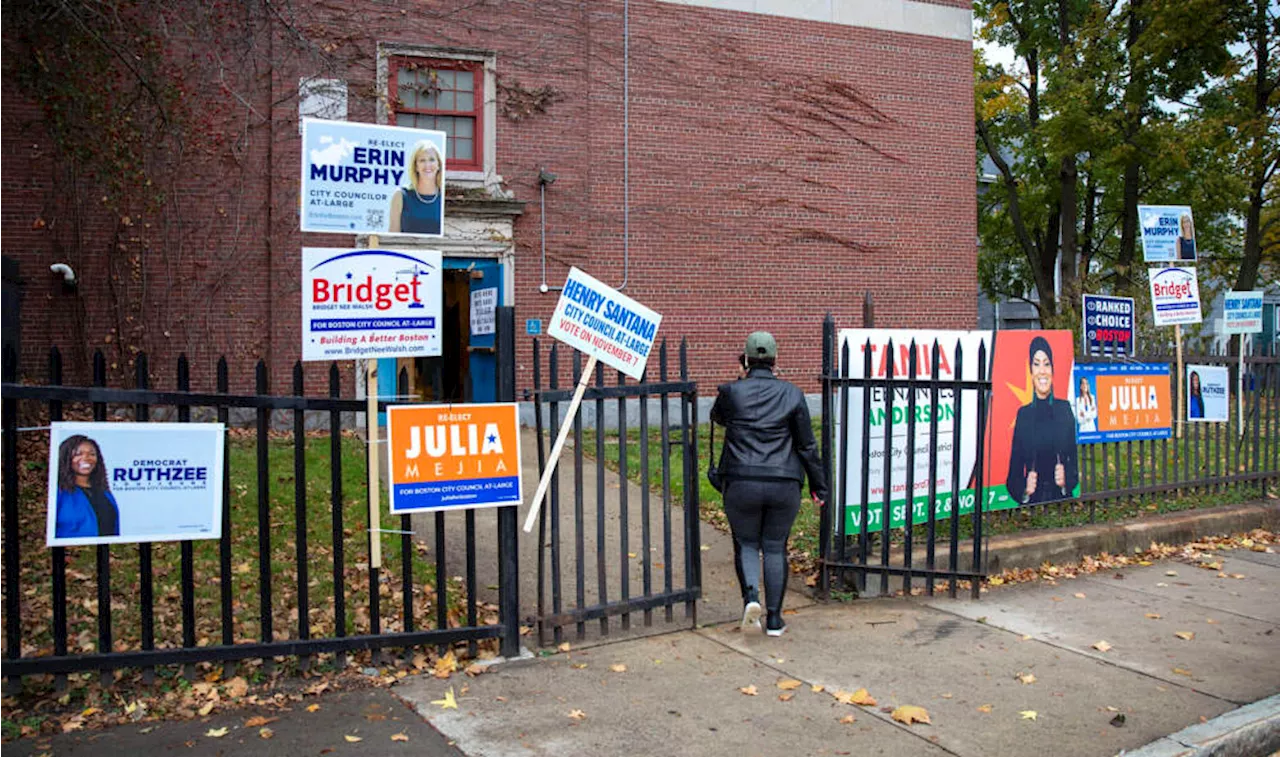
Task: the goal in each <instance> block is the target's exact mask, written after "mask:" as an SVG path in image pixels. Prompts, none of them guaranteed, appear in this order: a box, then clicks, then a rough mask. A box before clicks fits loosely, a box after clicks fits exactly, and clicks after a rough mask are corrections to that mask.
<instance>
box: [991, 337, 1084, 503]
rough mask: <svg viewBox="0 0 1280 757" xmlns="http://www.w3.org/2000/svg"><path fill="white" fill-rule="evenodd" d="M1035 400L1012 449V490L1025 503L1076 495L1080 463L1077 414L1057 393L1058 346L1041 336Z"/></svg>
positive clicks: (1023, 413) (1021, 413) (1034, 364)
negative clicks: (1055, 360)
mask: <svg viewBox="0 0 1280 757" xmlns="http://www.w3.org/2000/svg"><path fill="white" fill-rule="evenodd" d="M1028 356H1029V358H1030V361H1031V389H1032V395H1031V402H1029V403H1028V404H1026V405H1023V406H1022V407H1020V408H1018V417H1017V419H1016V420H1015V421H1014V423H1013V442H1012V443H1011V444H1010V450H1009V477H1008V480H1007V484H1006V485H1007V486H1008V489H1009V496H1010V497H1011V498H1012V499H1014V500H1016V501H1018V502H1020V503H1022V504H1035V503H1038V502H1053V501H1055V500H1059V499H1065V498H1067V497H1070V496H1072V494H1073V493H1074V492H1075V488H1076V482H1077V481H1078V480H1079V471H1078V468H1077V466H1076V418H1075V414H1074V413H1073V412H1072V411H1071V404H1070V403H1069V402H1067V401H1066V400H1060V399H1057V398H1056V397H1054V396H1053V349H1052V348H1050V347H1049V340H1047V339H1045V338H1044V337H1043V336H1037V337H1035V338H1034V339H1032V340H1031V347H1030V350H1029V351H1028Z"/></svg>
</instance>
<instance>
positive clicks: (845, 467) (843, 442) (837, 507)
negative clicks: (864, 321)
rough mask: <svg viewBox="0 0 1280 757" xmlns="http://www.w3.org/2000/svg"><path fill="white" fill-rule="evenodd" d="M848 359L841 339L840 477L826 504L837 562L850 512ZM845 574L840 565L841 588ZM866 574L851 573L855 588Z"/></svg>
mask: <svg viewBox="0 0 1280 757" xmlns="http://www.w3.org/2000/svg"><path fill="white" fill-rule="evenodd" d="M852 360H853V357H852V355H850V354H849V343H848V342H845V343H844V344H842V345H841V346H840V379H841V380H840V439H839V440H838V441H837V442H836V445H837V447H838V449H839V464H838V465H837V466H835V468H836V470H835V471H834V472H833V473H834V475H837V476H839V477H840V480H839V481H832V482H831V491H833V492H839V496H838V497H837V498H836V501H835V502H834V503H831V504H828V505H827V508H828V509H830V510H831V519H832V520H833V521H834V524H835V528H834V531H835V532H836V537H835V548H836V562H838V563H845V562H848V558H849V555H848V550H849V543H848V542H849V534H848V530H849V518H848V513H849V512H851V508H850V505H849V475H848V471H849V466H850V465H852V463H851V462H850V460H849V439H850V438H852V436H853V435H852V434H851V433H850V429H849V381H848V378H849V376H850V375H851V374H852V372H853V367H852V365H851V362H852ZM863 378H864V379H865V378H867V375H866V374H863ZM862 394H863V397H864V399H865V398H866V397H868V396H869V395H868V394H867V388H866V386H865V385H864V386H863V388H862ZM863 404H864V405H865V404H866V403H865V402H864V403H863ZM862 419H863V420H862V421H860V422H862V423H863V428H862V429H860V430H861V433H862V437H861V438H862V448H863V450H865V449H866V447H867V436H866V433H867V429H866V428H865V426H866V423H865V420H866V414H865V413H864V414H863V416H862ZM866 462H867V460H866V456H865V455H864V456H863V466H862V485H861V490H862V501H861V504H860V505H858V506H857V507H859V508H860V512H861V514H860V515H859V516H858V522H859V524H861V525H860V526H859V528H860V534H859V545H860V547H861V550H860V552H859V562H865V555H866V539H867V537H866V527H865V523H866V519H867V510H868V508H867V507H866V501H867V484H866V481H867V466H866ZM847 575H848V574H847V571H846V570H845V569H844V568H841V569H840V588H841V590H844V589H845V588H846V581H845V579H846V578H847ZM866 576H867V574H866V572H865V571H858V572H857V573H855V574H854V581H855V585H856V586H857V587H858V590H859V591H865V590H866Z"/></svg>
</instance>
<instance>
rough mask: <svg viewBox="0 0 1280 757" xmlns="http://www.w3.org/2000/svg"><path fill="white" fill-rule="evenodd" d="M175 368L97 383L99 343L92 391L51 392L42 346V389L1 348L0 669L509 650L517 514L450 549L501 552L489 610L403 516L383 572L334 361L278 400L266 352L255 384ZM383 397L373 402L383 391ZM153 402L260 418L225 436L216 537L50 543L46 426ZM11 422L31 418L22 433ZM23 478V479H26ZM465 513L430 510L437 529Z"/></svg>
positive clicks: (54, 388) (54, 378) (507, 512)
mask: <svg viewBox="0 0 1280 757" xmlns="http://www.w3.org/2000/svg"><path fill="white" fill-rule="evenodd" d="M499 310H500V312H499V314H498V315H499V324H498V325H499V333H498V347H499V354H500V355H507V356H509V358H508V359H506V360H499V375H498V384H499V397H500V398H505V399H507V400H510V399H513V396H514V392H515V378H514V360H513V359H510V358H513V357H514V314H513V312H512V311H511V309H510V308H500V309H499ZM175 368H176V370H175V374H174V375H175V380H174V385H173V386H174V388H173V389H158V388H153V387H151V386H150V385H149V370H148V364H147V358H146V355H139V356H138V358H137V379H136V384H135V386H134V387H132V388H114V387H108V386H106V369H105V361H104V359H103V356H102V354H101V352H98V353H96V354H95V355H94V361H93V373H94V380H93V385H92V386H87V387H86V386H63V385H62V364H61V357H60V353H59V352H58V350H57V349H54V350H52V351H51V353H50V358H49V380H48V383H47V384H45V385H24V384H18V383H17V382H16V356H15V355H14V354H13V353H12V350H10V351H8V352H6V354H5V355H4V385H3V472H4V484H3V507H4V561H3V562H4V608H5V617H4V628H5V635H4V642H5V644H4V664H3V675H4V676H5V677H6V678H10V679H13V678H17V677H20V676H24V675H31V674H46V673H57V674H61V673H70V672H75V671H84V670H103V671H108V670H111V669H114V668H120V667H141V668H144V669H150V668H151V667H152V666H156V665H169V664H192V663H198V662H206V661H211V662H228V661H235V660H244V659H249V658H257V659H261V660H263V661H264V665H266V666H270V665H271V661H272V659H273V658H274V657H276V656H297V657H298V658H300V661H301V663H302V664H303V665H304V666H305V665H306V664H307V663H308V661H309V660H310V658H311V657H312V656H314V655H318V654H325V653H332V654H335V655H336V656H337V658H338V662H339V664H342V663H343V661H344V658H345V655H346V653H348V652H352V651H356V650H374V653H375V655H376V654H377V653H378V650H380V649H383V648H387V647H395V648H408V647H413V646H417V645H428V646H433V647H437V648H441V649H443V648H444V647H446V646H449V645H453V644H455V643H460V642H465V643H467V644H468V645H470V646H471V648H472V650H473V651H474V648H475V645H476V644H477V643H478V642H480V641H482V640H485V639H497V640H499V643H500V649H501V653H502V654H504V655H515V654H518V653H519V630H520V627H519V618H518V615H519V595H518V582H517V575H516V574H517V571H518V565H517V564H516V554H517V552H516V528H517V526H516V513H515V509H514V508H501V511H500V512H499V515H498V519H497V534H496V535H495V536H496V543H497V546H498V549H497V553H496V555H495V554H493V553H492V550H488V551H486V552H484V553H480V552H478V551H477V536H476V534H475V530H474V528H469V529H467V538H466V543H465V545H462V547H461V548H462V549H464V550H465V551H466V554H467V561H468V564H474V560H475V558H476V556H477V555H478V554H483V555H484V556H485V557H486V558H488V559H495V560H497V561H498V562H499V564H498V566H497V568H498V575H499V589H498V590H499V600H498V603H497V606H489V605H485V604H484V603H483V602H481V600H480V599H479V594H478V592H477V590H476V586H475V581H474V571H472V572H471V573H470V575H469V578H468V580H467V581H466V582H465V583H464V584H462V585H455V583H453V582H451V581H450V580H449V579H448V576H447V573H446V572H445V570H444V568H443V566H444V562H445V557H446V550H447V549H457V548H458V547H457V545H446V544H445V543H444V542H443V540H442V539H439V538H438V539H437V542H436V544H435V545H434V552H435V554H434V558H435V570H434V572H433V571H432V570H431V565H430V563H429V562H428V561H427V560H426V558H425V557H424V556H423V555H422V552H424V551H428V552H429V551H430V550H424V549H423V547H422V545H418V544H416V543H415V542H414V541H413V539H412V538H411V536H410V532H411V531H412V528H411V525H410V522H409V518H408V516H402V519H401V520H400V521H398V523H399V525H400V528H399V529H398V530H399V531H400V532H401V533H400V534H399V535H400V539H399V540H398V541H399V544H398V547H399V548H398V550H395V549H393V550H388V553H389V556H388V558H387V566H386V567H385V568H383V569H380V568H378V567H373V566H371V565H370V560H369V558H368V555H367V551H368V549H369V545H370V544H371V539H370V537H371V535H372V534H373V532H372V531H371V524H370V523H369V517H368V508H367V505H366V502H367V500H366V497H365V493H366V491H367V480H368V470H367V465H366V463H365V460H366V455H365V448H364V445H365V444H366V443H367V442H366V441H365V439H363V438H361V437H359V436H356V435H353V434H351V433H349V432H344V430H343V416H344V415H346V416H347V417H351V414H354V415H359V416H361V417H362V416H363V415H364V414H365V411H366V402H365V400H363V399H351V398H343V397H342V396H341V382H340V380H339V379H340V374H339V368H338V366H337V365H336V364H331V365H330V366H329V371H328V386H327V396H325V395H321V396H316V395H314V394H313V395H310V396H309V395H308V391H309V390H312V389H313V388H311V387H307V386H306V385H305V382H304V373H303V370H302V365H301V364H297V365H295V366H294V370H293V385H292V387H291V393H289V394H272V393H271V392H270V387H269V386H268V379H267V367H266V365H265V364H264V363H262V362H261V361H259V362H258V363H257V365H256V366H255V368H254V373H255V377H256V390H255V393H254V394H251V395H236V394H230V393H229V392H228V386H229V369H230V366H229V365H228V362H227V360H226V359H225V358H223V359H220V360H219V361H218V364H217V370H216V386H215V387H214V391H212V392H208V391H196V390H193V389H192V387H191V385H190V371H189V366H188V363H187V360H186V358H185V356H182V357H179V359H178V361H177V364H176V366H175ZM378 404H379V408H380V409H385V408H386V406H387V405H388V404H390V403H389V402H386V401H380V402H379V403H378ZM159 407H163V408H173V409H175V411H176V417H177V420H178V421H179V422H189V421H191V416H192V413H193V411H195V412H196V413H198V414H201V415H204V416H208V415H210V414H211V415H212V416H213V418H216V419H217V420H218V421H220V422H222V423H224V424H225V423H226V422H227V421H228V418H229V414H230V412H231V411H232V410H233V409H235V408H245V409H249V410H252V411H253V412H255V413H256V423H255V424H254V427H253V429H252V430H251V431H250V430H248V429H237V430H232V429H228V431H227V435H228V440H227V456H226V464H225V465H224V478H223V482H222V488H223V510H222V536H221V539H220V540H219V541H217V542H192V541H183V542H179V543H177V544H176V545H175V544H172V543H169V544H155V545H153V544H150V543H141V544H137V545H122V544H121V545H99V546H96V547H95V546H88V547H54V548H52V549H48V550H46V548H45V545H44V517H45V515H44V513H45V497H46V493H45V487H44V485H43V480H44V476H43V474H41V473H39V472H38V471H39V470H43V466H45V465H47V464H49V461H48V460H47V450H48V441H47V435H46V434H47V425H48V423H49V422H57V421H61V420H63V419H64V418H65V419H71V417H75V418H77V419H89V418H91V419H92V420H95V421H106V420H108V417H109V416H111V417H112V418H113V419H120V418H119V417H118V412H117V411H120V410H122V409H123V408H128V409H129V410H130V412H129V413H128V415H129V416H131V418H126V419H131V420H133V421H136V422H147V421H148V420H150V418H151V414H152V411H153V409H154V408H159ZM280 414H284V415H285V416H288V417H290V418H291V420H292V429H291V431H288V432H279V431H273V428H275V425H273V420H275V419H274V418H273V416H277V415H280ZM308 414H311V415H312V416H313V420H314V415H315V414H323V415H324V416H327V419H328V428H327V433H325V432H323V431H310V432H309V431H308V428H307V424H306V416H307V415H308ZM19 418H23V419H24V421H26V422H30V423H32V424H33V425H32V426H30V427H26V428H20V427H19V420H18V419H19ZM374 443H377V442H374ZM326 447H327V449H326ZM32 471H36V475H35V476H31V475H29V474H30V473H31V472H32ZM361 477H363V478H364V479H365V486H364V487H361V486H360V478H361ZM24 479H25V480H27V481H29V482H30V483H31V484H32V485H31V486H28V487H25V488H24V486H23V483H22V482H23V480H24ZM37 480H39V481H40V483H39V485H37V484H36V481H37ZM277 494H278V495H279V496H274V495H277ZM469 515H473V514H472V513H470V512H468V513H448V514H445V513H438V514H437V515H436V518H437V524H439V523H440V522H441V521H442V520H443V519H445V518H465V517H468V516H469ZM386 531H387V529H383V532H384V533H385V532H386ZM442 533H443V529H440V528H437V534H442ZM373 538H393V537H384V536H382V535H381V534H378V535H375V536H374V537H373ZM486 541H487V540H486ZM289 547H292V549H290V548H289ZM361 547H363V551H361ZM175 548H176V550H177V552H176V554H175V553H174V549H175ZM394 568H398V575H397V571H396V570H394ZM69 574H70V575H71V576H73V581H71V582H69V581H68V576H69ZM158 582H162V583H163V586H162V588H161V592H160V594H159V595H158V594H157V583H158ZM214 586H216V590H214V589H213V587H214ZM90 588H91V589H92V590H91V591H90ZM46 599H47V600H48V601H45V600H46ZM255 599H256V617H254V612H253V610H254V604H255V602H254V600H255ZM432 610H434V613H432V612H431V611H432ZM71 613H75V617H71ZM432 615H434V617H432ZM158 618H159V619H160V621H161V622H159V623H158V622H157V619H158ZM122 622H127V625H126V626H125V627H123V628H122V625H121V623H122ZM135 624H136V625H135Z"/></svg>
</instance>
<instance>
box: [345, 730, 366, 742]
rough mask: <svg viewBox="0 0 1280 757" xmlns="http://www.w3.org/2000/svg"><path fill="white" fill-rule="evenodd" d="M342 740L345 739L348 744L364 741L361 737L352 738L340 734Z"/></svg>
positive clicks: (348, 735) (349, 735)
mask: <svg viewBox="0 0 1280 757" xmlns="http://www.w3.org/2000/svg"><path fill="white" fill-rule="evenodd" d="M342 738H344V739H346V740H347V743H348V744H359V743H360V742H361V741H364V737H363V736H352V735H351V734H349V733H344V734H342Z"/></svg>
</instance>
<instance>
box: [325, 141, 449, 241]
mask: <svg viewBox="0 0 1280 757" xmlns="http://www.w3.org/2000/svg"><path fill="white" fill-rule="evenodd" d="M444 155H445V133H444V132H442V131H428V130H426V129H407V128H404V127H401V126H382V125H380V124H361V123H352V122H349V121H323V120H320V119H316V118H304V119H302V198H301V199H302V231H319V232H329V233H339V234H404V235H406V236H417V237H439V236H442V235H443V228H444V176H445V162H444V157H443V156H444Z"/></svg>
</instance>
